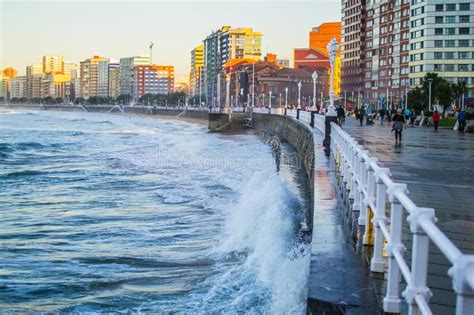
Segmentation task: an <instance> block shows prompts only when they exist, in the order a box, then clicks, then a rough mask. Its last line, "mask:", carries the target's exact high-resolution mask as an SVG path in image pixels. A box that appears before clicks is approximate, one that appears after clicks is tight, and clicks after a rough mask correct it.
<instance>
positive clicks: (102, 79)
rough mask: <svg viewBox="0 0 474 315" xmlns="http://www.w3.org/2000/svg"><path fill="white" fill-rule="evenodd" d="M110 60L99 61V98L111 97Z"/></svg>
mask: <svg viewBox="0 0 474 315" xmlns="http://www.w3.org/2000/svg"><path fill="white" fill-rule="evenodd" d="M109 63H110V62H109V59H105V60H101V61H99V76H98V78H97V80H98V82H97V96H100V97H107V96H108V95H109Z"/></svg>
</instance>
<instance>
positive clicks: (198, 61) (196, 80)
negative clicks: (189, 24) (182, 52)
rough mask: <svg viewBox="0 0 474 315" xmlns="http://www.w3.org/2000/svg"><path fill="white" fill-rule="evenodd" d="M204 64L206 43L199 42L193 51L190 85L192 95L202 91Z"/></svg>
mask: <svg viewBox="0 0 474 315" xmlns="http://www.w3.org/2000/svg"><path fill="white" fill-rule="evenodd" d="M203 65H204V44H199V45H198V46H197V47H196V48H194V49H193V50H192V51H191V72H190V74H189V87H190V93H191V95H193V96H194V95H199V93H202V87H201V84H202V82H201V81H202V80H201V79H202V78H201V74H202V67H203Z"/></svg>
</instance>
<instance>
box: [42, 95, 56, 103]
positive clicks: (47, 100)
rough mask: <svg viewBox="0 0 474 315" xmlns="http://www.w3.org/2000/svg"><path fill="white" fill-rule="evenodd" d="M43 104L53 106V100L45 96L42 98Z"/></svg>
mask: <svg viewBox="0 0 474 315" xmlns="http://www.w3.org/2000/svg"><path fill="white" fill-rule="evenodd" d="M43 103H45V104H53V103H54V99H53V98H52V97H51V96H46V97H45V98H43Z"/></svg>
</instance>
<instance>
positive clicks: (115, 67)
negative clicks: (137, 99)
mask: <svg viewBox="0 0 474 315" xmlns="http://www.w3.org/2000/svg"><path fill="white" fill-rule="evenodd" d="M108 80H109V82H108V97H111V98H117V96H119V95H120V64H119V63H115V62H111V63H109V74H108Z"/></svg>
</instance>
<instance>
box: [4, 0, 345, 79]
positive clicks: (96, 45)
mask: <svg viewBox="0 0 474 315" xmlns="http://www.w3.org/2000/svg"><path fill="white" fill-rule="evenodd" d="M340 6H341V1H340V0H311V1H310V0H286V1H283V0H240V1H235V0H220V1H219V0H207V1H201V0H195V1H190V0H187V1H185V0H174V1H172V0H166V1H165V0H138V1H132V0H129V1H124V0H120V1H118V0H98V1H93V0H83V1H77V0H61V1H60V0H49V1H43V0H0V69H2V68H6V67H9V66H11V67H13V68H15V69H18V70H19V74H20V75H21V74H24V73H25V68H26V66H27V65H31V64H33V63H40V61H41V57H42V56H43V55H63V56H64V58H65V60H67V61H73V62H76V63H79V62H80V61H83V60H85V59H87V58H90V57H92V56H94V55H100V56H103V57H107V58H113V59H117V60H118V59H120V58H121V57H128V56H136V55H148V45H149V43H150V42H151V41H153V42H154V43H155V46H154V49H153V63H155V64H161V65H174V66H175V76H176V82H187V78H188V74H189V70H190V59H191V57H190V52H191V50H192V49H193V48H194V47H195V46H197V45H198V44H199V43H200V42H202V40H203V39H204V38H205V37H206V36H207V35H208V34H210V33H211V32H212V31H213V30H216V29H218V28H220V27H221V26H223V25H230V26H234V27H242V26H248V27H253V28H254V30H255V31H259V32H262V33H263V39H262V51H263V54H266V53H267V52H271V53H276V54H277V55H278V58H281V59H290V60H291V57H292V51H293V48H303V47H308V42H309V32H310V31H311V28H312V27H315V26H318V25H319V24H321V23H324V22H331V21H340Z"/></svg>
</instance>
